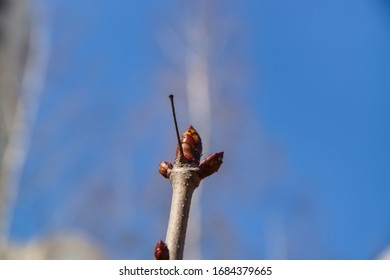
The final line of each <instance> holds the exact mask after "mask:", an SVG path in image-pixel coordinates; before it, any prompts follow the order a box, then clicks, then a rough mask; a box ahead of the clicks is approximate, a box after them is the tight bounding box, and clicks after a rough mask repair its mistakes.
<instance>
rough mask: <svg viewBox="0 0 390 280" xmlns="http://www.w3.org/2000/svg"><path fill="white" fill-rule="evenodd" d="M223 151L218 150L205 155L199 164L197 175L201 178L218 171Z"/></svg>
mask: <svg viewBox="0 0 390 280" xmlns="http://www.w3.org/2000/svg"><path fill="white" fill-rule="evenodd" d="M222 160H223V152H218V153H214V154H211V155H209V156H208V157H206V158H205V159H204V160H203V161H202V162H201V164H200V165H199V171H198V175H199V177H200V178H201V179H204V178H206V177H207V176H210V175H211V174H213V173H215V172H217V171H218V169H219V168H220V167H221V165H222V162H223V161H222Z"/></svg>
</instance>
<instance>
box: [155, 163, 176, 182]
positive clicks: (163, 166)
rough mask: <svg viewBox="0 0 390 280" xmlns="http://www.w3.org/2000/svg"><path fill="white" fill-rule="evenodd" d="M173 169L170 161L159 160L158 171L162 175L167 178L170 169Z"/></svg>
mask: <svg viewBox="0 0 390 280" xmlns="http://www.w3.org/2000/svg"><path fill="white" fill-rule="evenodd" d="M172 169H173V165H172V163H170V162H167V161H162V162H160V167H159V169H158V171H159V172H160V174H161V175H162V176H164V177H165V178H168V179H169V176H171V171H172Z"/></svg>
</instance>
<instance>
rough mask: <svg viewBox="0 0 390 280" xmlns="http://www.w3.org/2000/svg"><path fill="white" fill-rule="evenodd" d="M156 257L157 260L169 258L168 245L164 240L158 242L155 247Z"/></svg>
mask: <svg viewBox="0 0 390 280" xmlns="http://www.w3.org/2000/svg"><path fill="white" fill-rule="evenodd" d="M154 258H155V259H156V260H169V250H168V247H167V245H166V244H165V243H164V242H163V241H162V240H160V241H159V242H157V244H156V247H155V248H154Z"/></svg>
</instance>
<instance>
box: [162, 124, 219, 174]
mask: <svg viewBox="0 0 390 280" xmlns="http://www.w3.org/2000/svg"><path fill="white" fill-rule="evenodd" d="M181 151H183V155H182V154H181ZM201 156H202V139H201V138H200V135H199V134H198V132H197V131H196V130H195V128H194V127H193V126H192V125H190V126H189V127H188V129H187V130H186V131H185V132H184V133H183V135H182V136H181V138H180V146H179V145H178V146H177V148H176V160H177V161H180V162H181V163H188V164H192V165H194V167H197V168H198V169H197V171H196V173H197V174H198V176H199V178H200V179H204V178H206V177H207V176H210V175H211V174H213V173H215V172H217V171H218V169H219V168H220V167H221V165H222V160H223V152H218V153H214V154H211V155H209V156H208V157H206V158H205V159H204V160H203V161H202V162H201V163H199V162H200V157H201ZM172 169H173V165H172V163H170V162H167V161H162V162H160V168H159V172H160V174H161V175H162V176H164V177H165V178H168V179H169V177H170V175H171V172H172Z"/></svg>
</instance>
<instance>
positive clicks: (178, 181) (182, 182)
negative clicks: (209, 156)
mask: <svg viewBox="0 0 390 280" xmlns="http://www.w3.org/2000/svg"><path fill="white" fill-rule="evenodd" d="M196 170H197V167H194V166H193V165H188V164H182V163H180V162H178V161H176V162H175V164H174V166H173V170H172V173H171V176H170V180H171V183H172V203H171V212H170V214H169V222H168V229H167V235H166V239H165V240H166V244H167V246H168V249H169V259H171V260H181V259H183V252H184V244H185V238H186V233H187V224H188V219H189V213H190V206H191V199H192V194H193V193H194V191H195V189H196V188H197V187H198V186H199V183H200V178H199V176H198V175H197V174H196Z"/></svg>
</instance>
